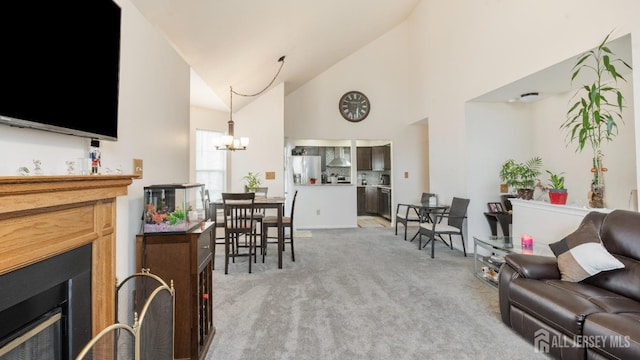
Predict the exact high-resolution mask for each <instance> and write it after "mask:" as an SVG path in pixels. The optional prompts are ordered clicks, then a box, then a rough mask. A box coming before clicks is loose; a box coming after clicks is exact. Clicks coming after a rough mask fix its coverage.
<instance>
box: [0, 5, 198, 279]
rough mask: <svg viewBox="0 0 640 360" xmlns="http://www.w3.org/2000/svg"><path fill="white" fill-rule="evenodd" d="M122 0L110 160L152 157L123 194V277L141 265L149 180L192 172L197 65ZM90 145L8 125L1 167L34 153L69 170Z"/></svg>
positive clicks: (1, 133) (26, 162)
mask: <svg viewBox="0 0 640 360" xmlns="http://www.w3.org/2000/svg"><path fill="white" fill-rule="evenodd" d="M116 3H117V4H118V5H120V6H121V8H122V32H121V34H122V40H121V55H120V104H119V109H118V118H119V129H118V141H117V142H111V141H102V142H101V145H102V159H103V165H104V167H110V168H112V169H114V168H115V167H119V166H121V167H122V169H123V171H124V172H125V173H132V168H133V165H132V159H133V158H139V159H143V161H144V178H143V179H141V180H135V181H134V182H133V184H132V185H131V186H129V195H127V196H123V197H120V198H118V200H117V228H116V238H117V244H116V273H117V276H118V278H119V279H123V278H124V277H125V276H127V275H129V274H131V273H133V272H135V270H136V269H135V246H134V245H135V235H136V234H137V233H138V232H139V230H140V225H141V221H140V219H141V216H142V209H143V187H144V186H146V185H151V184H159V183H168V182H184V181H188V180H189V173H188V171H189V166H188V164H189V66H188V65H187V64H186V63H185V62H184V61H183V60H182V58H181V57H180V56H179V55H178V54H177V53H176V52H175V50H174V49H173V48H172V47H171V46H170V45H169V44H168V42H167V41H166V40H165V39H164V37H163V36H162V34H160V33H159V32H158V31H157V30H156V29H155V28H153V27H152V26H151V25H150V24H149V23H148V22H147V21H146V20H145V19H144V18H143V17H142V16H141V15H140V13H139V12H138V11H137V9H136V8H135V7H134V6H133V5H132V4H131V3H130V2H129V1H128V0H116ZM36 105H37V104H36ZM87 119H88V120H90V119H91V114H87ZM88 149H89V140H88V139H83V138H78V137H72V136H68V135H60V134H55V133H48V132H43V131H37V130H29V129H16V128H10V127H6V126H0V152H2V153H3V154H5V155H4V156H3V158H2V159H3V161H2V162H1V163H0V175H2V176H11V175H15V174H16V169H17V167H18V166H28V167H30V168H31V167H32V166H33V164H32V163H31V162H32V160H33V159H40V160H42V163H43V168H44V170H45V173H46V174H63V173H64V170H65V168H66V167H65V165H64V161H65V160H72V159H75V158H78V157H82V156H86V153H87V151H88Z"/></svg>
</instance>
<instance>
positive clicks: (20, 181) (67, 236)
mask: <svg viewBox="0 0 640 360" xmlns="http://www.w3.org/2000/svg"><path fill="white" fill-rule="evenodd" d="M135 178H137V176H136V175H70V176H7V177H0V275H3V274H6V273H9V272H11V271H14V270H17V269H20V268H22V267H25V266H28V265H31V264H34V263H36V262H39V261H42V260H44V259H48V258H50V257H53V256H56V255H59V254H62V253H64V252H66V251H69V250H72V249H75V248H77V247H80V246H83V245H86V244H91V245H92V269H91V286H92V302H91V303H92V328H93V335H96V334H97V333H98V332H100V331H101V330H102V329H104V328H105V327H106V326H108V325H110V324H112V323H113V322H114V319H115V309H114V305H113V304H115V285H116V275H115V273H116V270H115V253H116V252H115V250H116V232H115V228H116V197H118V196H123V195H127V190H128V186H129V185H130V184H131V183H132V181H133V179H135Z"/></svg>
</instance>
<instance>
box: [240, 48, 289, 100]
mask: <svg viewBox="0 0 640 360" xmlns="http://www.w3.org/2000/svg"><path fill="white" fill-rule="evenodd" d="M278 62H279V63H280V68H279V69H278V72H277V73H276V74H275V76H274V77H273V79H271V81H270V82H269V84H267V86H265V87H264V89H262V90H260V91H258V92H257V93H254V94H243V93H239V92H237V91H235V90H233V87H231V92H232V93H233V94H235V95H238V96H244V97H254V96H258V95H260V94H262V93H263V92H265V91H267V89H268V88H269V87H270V86H271V85H273V82H274V81H276V79H277V78H278V75H280V71H282V67H283V66H284V55H283V56H281V57H280V58H279V59H278Z"/></svg>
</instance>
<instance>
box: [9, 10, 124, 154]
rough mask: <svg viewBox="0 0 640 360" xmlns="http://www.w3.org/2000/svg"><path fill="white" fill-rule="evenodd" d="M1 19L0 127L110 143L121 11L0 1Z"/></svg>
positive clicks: (113, 133) (114, 119)
mask: <svg viewBox="0 0 640 360" xmlns="http://www.w3.org/2000/svg"><path fill="white" fill-rule="evenodd" d="M0 19H1V20H0V52H1V56H2V61H0V86H1V87H2V95H0V123H4V124H8V125H11V126H19V127H30V128H35V129H42V130H48V131H54V132H58V133H63V134H70V135H76V136H81V137H87V138H95V139H103V140H112V141H115V140H117V138H118V79H119V77H118V74H119V65H120V21H121V9H120V7H119V6H118V5H117V4H115V3H114V2H113V0H47V1H35V2H34V1H0ZM1 130H2V129H0V131H1Z"/></svg>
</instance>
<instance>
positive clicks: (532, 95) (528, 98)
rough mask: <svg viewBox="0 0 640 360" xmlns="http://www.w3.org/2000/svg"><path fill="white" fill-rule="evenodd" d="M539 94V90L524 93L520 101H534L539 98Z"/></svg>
mask: <svg viewBox="0 0 640 360" xmlns="http://www.w3.org/2000/svg"><path fill="white" fill-rule="evenodd" d="M538 95H540V94H538V93H537V92H530V93H526V94H522V95H520V101H522V102H531V101H534V100H535V99H537V98H538Z"/></svg>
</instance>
